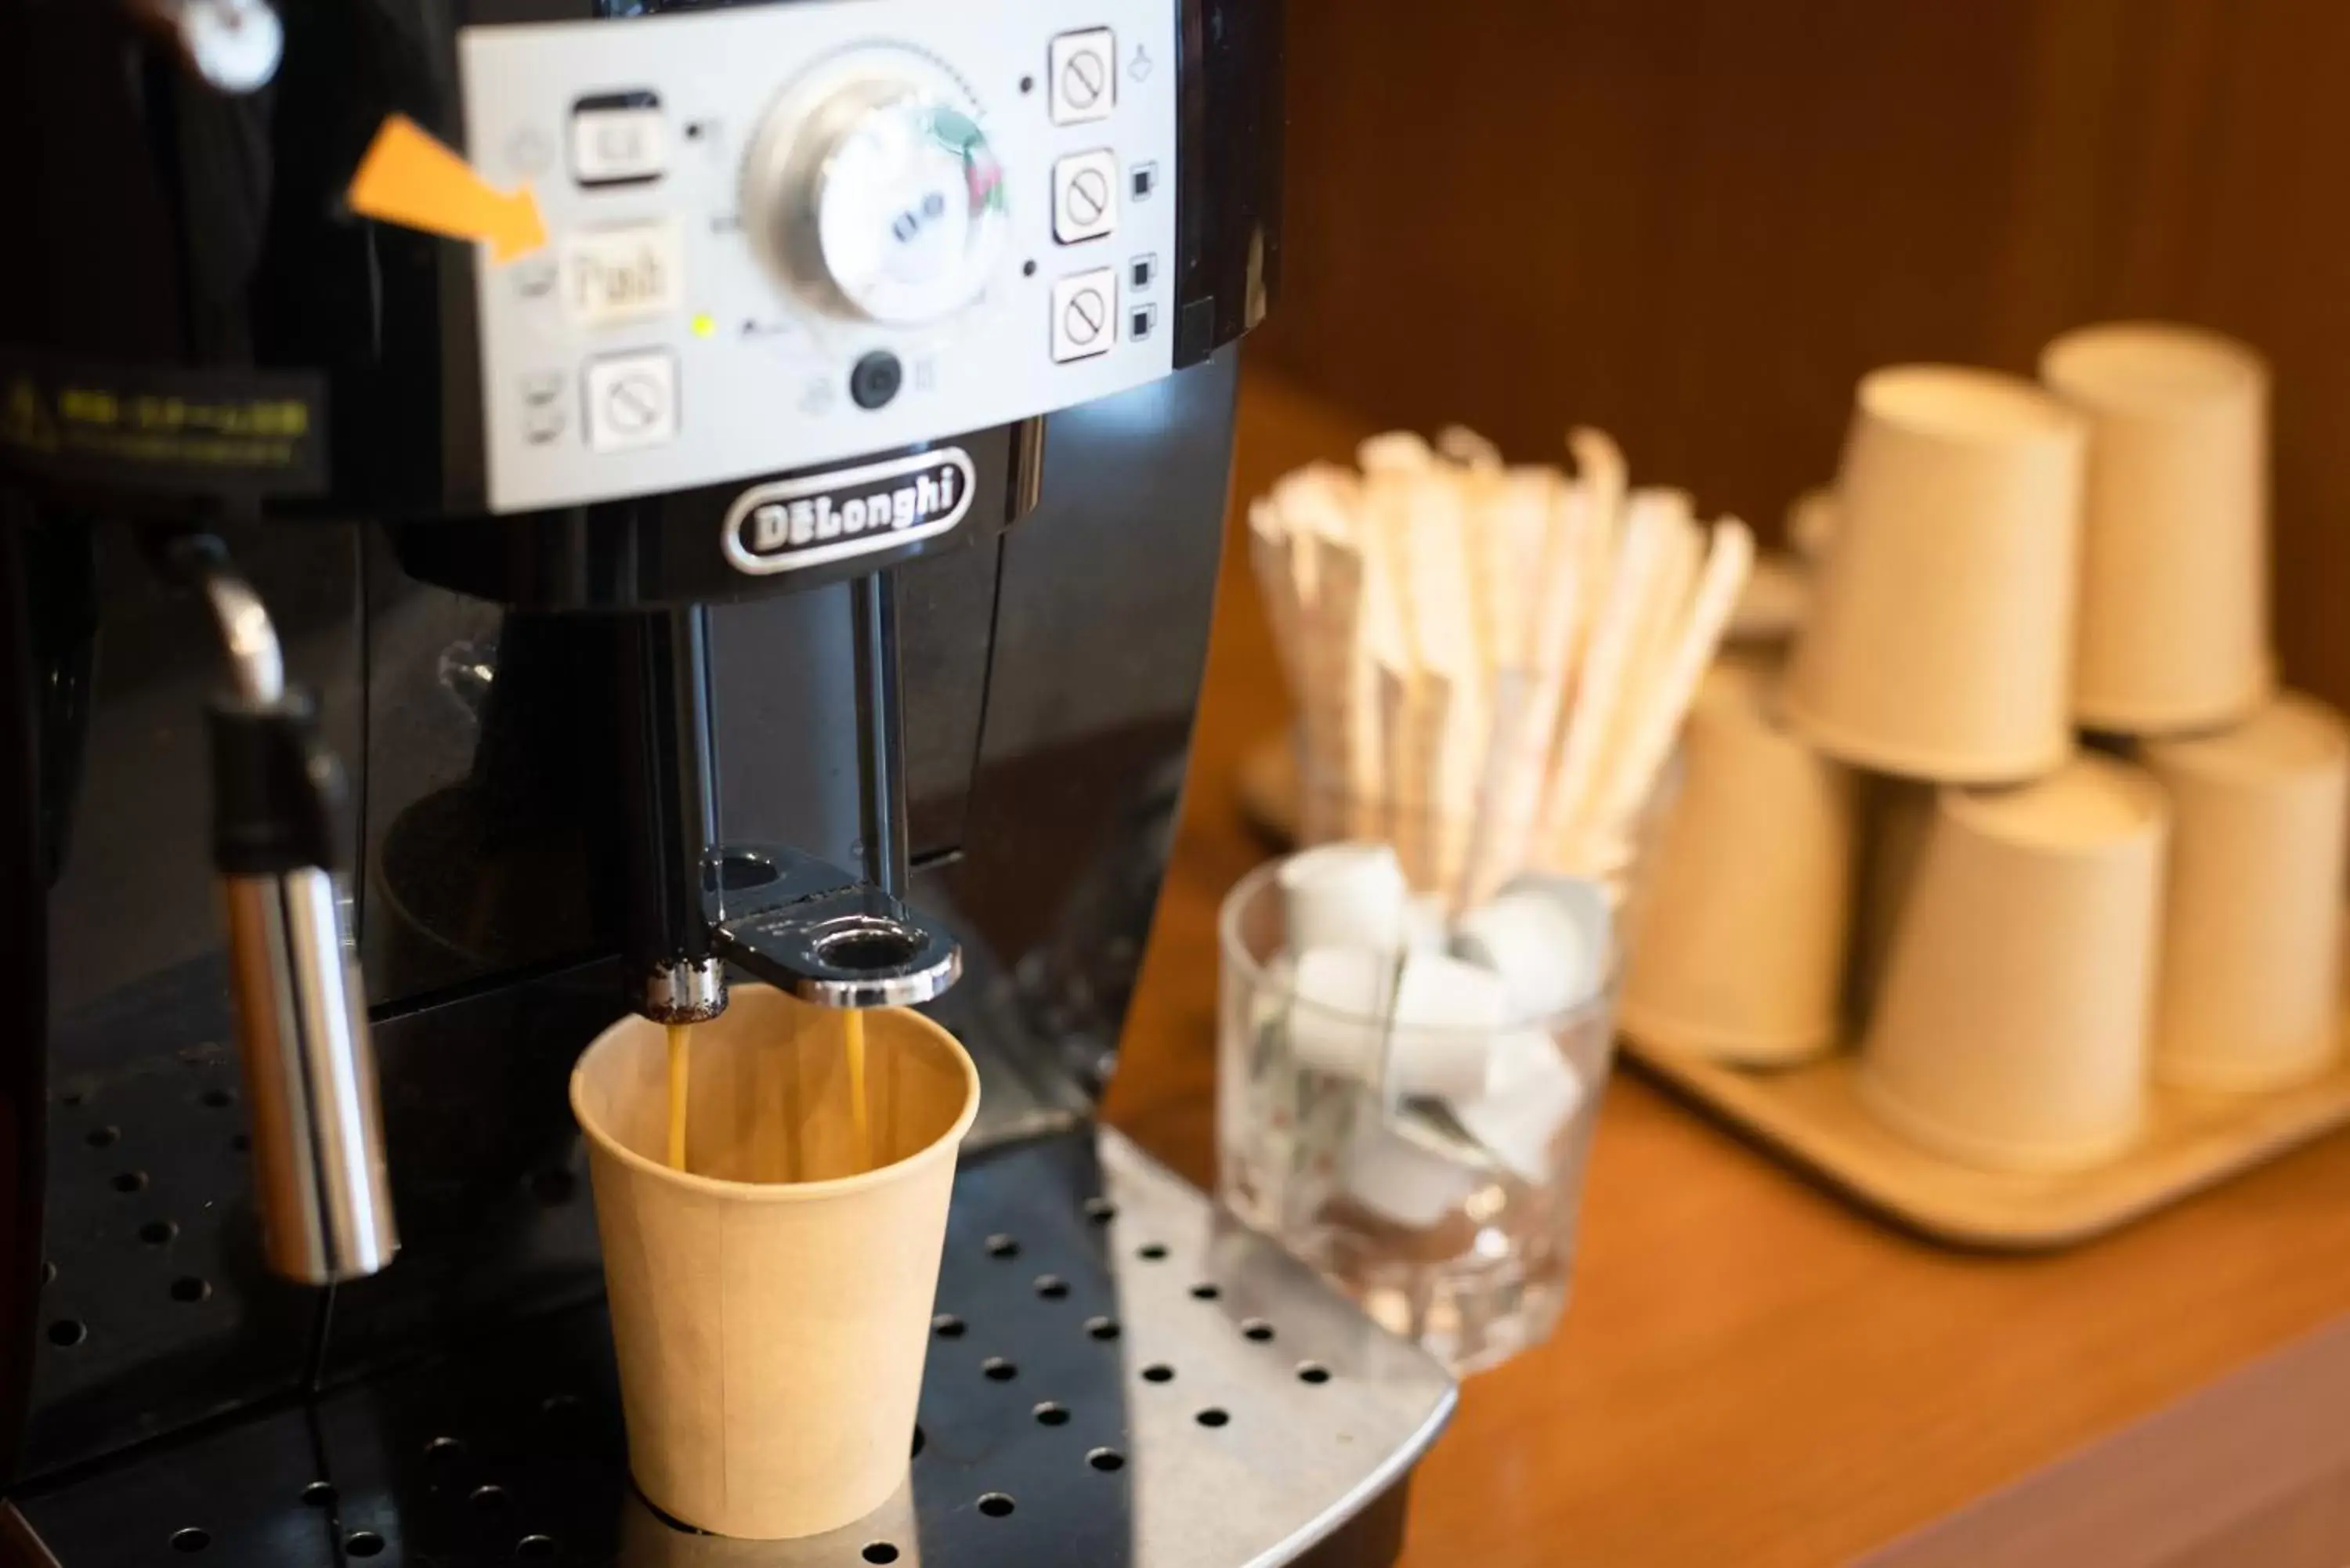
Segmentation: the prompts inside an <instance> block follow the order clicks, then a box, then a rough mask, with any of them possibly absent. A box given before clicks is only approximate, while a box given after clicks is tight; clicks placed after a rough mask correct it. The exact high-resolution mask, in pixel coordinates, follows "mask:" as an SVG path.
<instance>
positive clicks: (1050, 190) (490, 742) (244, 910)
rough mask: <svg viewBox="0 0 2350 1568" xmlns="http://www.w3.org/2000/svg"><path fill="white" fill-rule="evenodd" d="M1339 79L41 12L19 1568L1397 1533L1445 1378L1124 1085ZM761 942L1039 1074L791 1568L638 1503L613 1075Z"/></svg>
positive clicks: (19, 493)
mask: <svg viewBox="0 0 2350 1568" xmlns="http://www.w3.org/2000/svg"><path fill="white" fill-rule="evenodd" d="M1280 35H1281V21H1280V15H1279V7H1278V4H1277V0H994V3H972V0H769V3H766V4H748V5H726V4H723V3H717V4H681V5H664V4H661V3H660V0H73V3H70V4H68V3H64V0H0V128H5V133H6V145H8V146H9V147H10V148H11V149H12V150H13V152H14V156H13V157H12V158H11V159H10V160H9V161H8V162H7V164H6V165H5V169H0V226H5V232H6V238H5V241H0V933H5V941H0V1009H5V1015H6V1016H5V1025H6V1026H5V1033H0V1139H5V1143H0V1176H5V1181H6V1187H5V1197H0V1227H5V1229H0V1443H5V1444H6V1445H8V1449H9V1454H8V1457H9V1459H11V1460H12V1461H13V1462H12V1463H11V1464H10V1466H9V1470H8V1473H9V1474H10V1475H12V1476H13V1478H14V1480H13V1482H12V1485H11V1487H10V1490H9V1492H8V1499H9V1503H8V1506H7V1507H6V1508H5V1511H0V1562H5V1563H62V1564H64V1565H65V1568H83V1565H85V1564H93V1563H107V1564H112V1563H146V1562H156V1563H162V1562H167V1561H168V1562H181V1561H188V1560H191V1559H192V1560H194V1561H198V1562H202V1561H207V1560H209V1561H217V1562H223V1563H236V1564H240V1565H242V1564H280V1563H284V1564H291V1565H301V1564H321V1565H323V1564H329V1563H348V1562H351V1561H356V1560H365V1559H377V1560H380V1561H382V1562H384V1563H401V1562H406V1563H417V1564H423V1563H432V1564H435V1565H447V1564H459V1563H505V1562H510V1561H516V1560H521V1561H546V1562H567V1563H599V1564H600V1563H624V1564H632V1565H650V1564H657V1563H658V1564H671V1563H712V1564H716V1563H726V1564H754V1563H756V1564H785V1563H790V1564H798V1563H844V1564H846V1563H889V1562H901V1563H932V1564H959V1563H1077V1564H1096V1563H1099V1564H1120V1563H1131V1564H1139V1565H1149V1564H1156V1563H1174V1562H1181V1563H1198V1562H1232V1563H1243V1562H1246V1563H1275V1562H1284V1561H1292V1560H1305V1558H1307V1557H1311V1558H1313V1560H1315V1561H1322V1562H1329V1563H1357V1562H1360V1563H1375V1562H1385V1561H1388V1560H1389V1559H1390V1558H1391V1557H1392V1556H1393V1554H1394V1552H1395V1550H1396V1546H1397V1542H1398V1541H1399V1528H1400V1520H1401V1517H1402V1507H1403V1497H1404V1483H1405V1480H1406V1478H1407V1477H1408V1474H1409V1469H1410V1466H1411V1464H1412V1462H1413V1461H1414V1460H1415V1459H1417V1458H1418V1456H1419V1453H1420V1451H1421V1450H1422V1449H1424V1448H1425V1446H1426V1444H1427V1443H1428V1442H1429V1441H1430V1440H1431V1439H1432V1438H1433V1436H1434V1434H1435V1433H1436V1431H1437V1430H1438V1429H1439V1428H1440V1426H1441V1424H1442V1421H1443V1419H1444V1417H1445V1416H1446V1414H1447V1413H1448V1412H1449V1410H1450V1408H1451V1386H1450V1384H1449V1383H1448V1381H1447V1380H1446V1379H1445V1378H1444V1376H1442V1374H1441V1373H1440V1371H1438V1370H1437V1369H1436V1368H1435V1367H1434V1366H1433V1365H1432V1364H1430V1362H1428V1361H1427V1360H1426V1359H1425V1358H1424V1357H1422V1356H1420V1355H1419V1354H1418V1353H1417V1352H1415V1351H1413V1350H1411V1349H1410V1348H1409V1347H1407V1346H1405V1345H1401V1344H1400V1343H1399V1342H1397V1341H1394V1340H1392V1339H1390V1338H1388V1336H1387V1335H1385V1334H1382V1333H1381V1332H1379V1331H1378V1330H1377V1329H1376V1328H1374V1327H1372V1326H1371V1325H1370V1324H1367V1323H1366V1322H1365V1321H1364V1320H1363V1319H1362V1318H1361V1317H1360V1316H1359V1315H1358V1314H1355V1313H1354V1312H1353V1311H1352V1310H1351V1309H1350V1308H1348V1307H1347V1306H1346V1305H1345V1304H1344V1303H1341V1302H1339V1301H1338V1300H1337V1299H1336V1297H1334V1296H1332V1295H1330V1294H1328V1293H1326V1292H1324V1291H1322V1290H1321V1289H1320V1288H1319V1287H1318V1286H1316V1285H1315V1283H1314V1282H1312V1281H1311V1280H1310V1279H1309V1278H1308V1277H1307V1276H1305V1274H1304V1273H1303V1272H1301V1271H1299V1270H1298V1269H1297V1268H1296V1267H1295V1265H1294V1264H1292V1263H1291V1262H1289V1261H1288V1260H1286V1259H1284V1258H1282V1257H1280V1256H1279V1255H1277V1254H1276V1253H1274V1252H1273V1251H1270V1250H1269V1249H1268V1248H1266V1247H1265V1246H1264V1245H1263V1243H1261V1242H1259V1241H1255V1240H1254V1239H1253V1238H1250V1237H1248V1236H1246V1235H1244V1234H1242V1233H1238V1232H1236V1231H1232V1229H1231V1228H1230V1227H1228V1226H1227V1225H1225V1224H1223V1223H1222V1222H1221V1221H1219V1220H1217V1219H1216V1218H1215V1217H1214V1216H1213V1215H1212V1214H1211V1210H1210V1209H1209V1207H1208V1206H1207V1205H1206V1203H1205V1202H1204V1201H1203V1200H1202V1199H1201V1198H1200V1196H1199V1195H1198V1194H1197V1193H1196V1192H1194V1191H1193V1190H1191V1189H1189V1188H1188V1187H1186V1186H1184V1185H1183V1184H1182V1183H1180V1182H1179V1181H1177V1180H1175V1179H1172V1178H1171V1177H1170V1176H1169V1175H1168V1173H1166V1172H1165V1171H1164V1170H1162V1169H1161V1168H1159V1167H1157V1166H1155V1165H1153V1164H1152V1163H1151V1162H1149V1160H1148V1159H1147V1158H1144V1157H1142V1156H1141V1155H1139V1153H1138V1152H1137V1151H1135V1150H1134V1149H1133V1148H1132V1147H1130V1146H1128V1145H1127V1144H1126V1143H1124V1142H1123V1141H1122V1140H1120V1139H1119V1138H1118V1137H1116V1136H1115V1135H1114V1134H1110V1133H1107V1132H1105V1131H1102V1130H1100V1129H1098V1128H1097V1127H1094V1125H1093V1124H1092V1122H1091V1120H1090V1115H1089V1113H1090V1109H1091V1106H1092V1105H1093V1103H1094V1100H1095V1097H1096V1096H1097V1092H1098V1090H1099V1088H1100V1086H1101V1085H1102V1084H1103V1082H1104V1080H1105V1079H1106V1077H1107V1074H1108V1073H1109V1071H1110V1069H1111V1067H1112V1065H1113V1063H1114V1059H1115V1049H1116V1044H1117V1040H1118V1030H1119V1027H1120V1023H1121V1022H1122V1018H1123V1014H1124V1011H1125V1007H1126V1003H1127V1000H1128V993H1129V992H1130V990H1131V986H1132V983H1133V979H1134V974H1135V970H1136V966H1137V963H1138V961H1139V953H1140V950H1141V946H1142V942H1143V940H1144V937H1145V935H1146V933H1147V931H1148V929H1149V919H1150V914H1151V910H1152V907H1153V904H1154V902H1155V900H1156V898H1157V893H1158V887H1159V877H1160V873H1161V870H1162V867H1163V860H1164V852H1165V848H1166V843H1167V837H1168V832H1169V828H1170V824H1171V820H1172V815H1173V812H1174V807H1175V803H1176V799H1177V794H1178V792H1179V789H1180V782H1181V775H1182V768H1183V762H1184V754H1185V748H1186V744H1187V741H1188V735H1189V730H1190V724H1191V711H1192V706H1193V703H1194V701H1195V699H1196V694H1197V685H1198V680H1199V674H1200V669H1201V658H1202V653H1203V646H1202V645H1203V639H1204V638H1205V634H1206V626H1207V618H1208V607H1209V602H1210V597H1211V590H1212V586H1213V582H1214V577H1215V571H1216V565H1217V556H1218V547H1219V538H1220V527H1221V520H1222V513H1223V509H1224V503H1225V486H1226V483H1227V476H1228V472H1229V464H1230V449H1231V440H1232V413H1233V394H1234V373H1235V372H1234V356H1235V354H1236V352H1237V348H1236V347H1235V342H1236V339H1237V338H1238V337H1240V336H1241V335H1242V334H1243V332H1245V331H1246V330H1247V329H1248V328H1249V327H1252V326H1253V325H1254V323H1255V322H1256V321H1257V320H1258V319H1259V318H1260V317H1262V315H1263V312H1264V310H1265V309H1266V307H1267V304H1268V302H1269V300H1270V298H1271V297H1272V296H1273V294H1274V290H1275V287H1276V285H1277V282H1278V277H1279V261H1280V246H1279V231H1278V223H1277V217H1278V211H1279V194H1280V192H1279V170H1280V150H1281V113H1280V71H1281V60H1280ZM730 971H732V972H733V973H735V974H736V975H737V976H742V975H749V976H754V977H756V978H759V979H762V980H765V981H773V982H775V983H779V984H783V985H785V986H788V987H790V988H791V989H793V990H795V992H798V993H799V994H801V995H803V996H806V997H808V998H811V999H813V1000H815V1001H817V1002H828V1003H832V1004H836V1005H866V1004H871V1003H873V1002H916V1003H920V1004H923V1005H925V1006H927V1007H928V1008H929V1009H930V1010H931V1012H933V1013H934V1014H935V1015H936V1016H938V1017H939V1018H940V1019H941V1021H943V1022H945V1023H948V1024H949V1025H950V1026H951V1027H952V1028H953V1029H954V1030H955V1031H956V1032H957V1033H959V1034H960V1035H961V1036H962V1039H963V1040H964V1041H965V1042H966V1043H967V1044H969V1046H970V1047H971V1049H972V1054H974V1056H975V1057H976V1058H977V1059H978V1060H979V1061H980V1063H981V1065H982V1071H983V1110H982V1113H981V1124H980V1127H979V1130H978V1132H977V1134H976V1135H975V1137H974V1138H973V1140H972V1144H971V1145H970V1146H969V1147H968V1148H967V1150H966V1157H965V1162H964V1169H963V1172H962V1176H961V1177H960V1179H959V1181H958V1185H957V1189H956V1198H955V1205H954V1210H953V1214H952V1218H951V1222H950V1233H949V1241H948V1252H947V1259H946V1262H945V1266H944V1272H943V1274H942V1277H941V1287H940V1300H939V1308H940V1314H941V1315H940V1317H939V1320H938V1324H937V1332H938V1338H937V1340H936V1341H935V1342H934V1344H933V1345H932V1348H931V1356H930V1360H929V1364H928V1368H927V1373H926V1381H925V1385H924V1392H923V1400H922V1410H921V1417H920V1426H919V1427H918V1428H917V1429H916V1430H915V1431H914V1432H913V1433H912V1434H910V1442H911V1444H912V1446H913V1450H914V1455H915V1457H914V1459H913V1463H912V1470H911V1480H910V1484H909V1485H908V1487H907V1488H905V1489H903V1490H901V1492H900V1494H899V1497H898V1498H897V1499H895V1500H893V1501H892V1502H891V1503H890V1504H889V1505H888V1506H886V1507H885V1508H884V1509H883V1510H882V1511H880V1512H879V1514H877V1515H875V1516H873V1517H872V1518H870V1519H868V1520H867V1521H861V1522H860V1523H859V1524H858V1525H857V1526H853V1527H851V1528H850V1529H849V1530H847V1531H845V1532H837V1533H836V1534H835V1535H833V1536H827V1537H822V1538H817V1539H816V1540H813V1541H806V1542H786V1543H752V1542H726V1541H721V1540H717V1539H715V1538H712V1537H703V1536H698V1535H695V1534H693V1533H691V1532H687V1531H684V1530H682V1529H681V1528H679V1527H676V1526H674V1525H673V1524H671V1522H669V1521H664V1520H662V1519H660V1517H659V1516H657V1515H656V1514H654V1513H653V1512H652V1511H650V1509H648V1508H647V1507H646V1506H645V1505H644V1504H643V1503H642V1502H641V1501H639V1499H637V1498H636V1496H635V1494H634V1493H633V1492H632V1490H630V1488H629V1484H628V1480H627V1469H626V1460H625V1445H624V1436H623V1433H622V1431H621V1428H620V1425H619V1407H618V1403H617V1397H616V1390H615V1385H614V1378H613V1374H612V1369H611V1365H610V1348H609V1341H608V1329H607V1327H606V1324H605V1321H604V1317H603V1309H602V1305H601V1302H600V1275H599V1269H598V1255H597V1250H596V1237H595V1230H594V1225H593V1219H592V1215H591V1213H590V1212H589V1210H588V1205H587V1193H586V1185H585V1182H584V1180H583V1174H584V1168H583V1165H582V1160H581V1157H580V1154H579V1151H578V1148H577V1137H576V1134H575V1132H574V1130H573V1128H572V1127H571V1125H570V1121H569V1117H568V1114H567V1106H566V1101H565V1095H564V1085H565V1080H566V1077H567V1073H568V1070H569V1066H570V1064H571V1062H572V1059H573V1058H574V1057H575V1056H576V1054H577V1052H578V1050H579V1049H580V1047H581V1046H582V1045H583V1044H585V1043H586V1042H587V1040H588V1039H589V1038H591V1037H592V1036H593V1034H594V1033H596V1032H597V1031H598V1029H600V1028H601V1027H602V1026H603V1025H604V1024H605V1023H608V1022H609V1021H610V1020H611V1019H612V1018H613V1017H614V1016H616V1015H617V1014H618V1013H619V1011H620V1010H621V1009H623V1008H624V1007H634V1008H636V1009H638V1010H639V1011H640V1012H645V1013H647V1014H648V1015H650V1016H654V1017H661V1018H692V1017H698V1016H707V1015H708V1014H710V1013H711V1012H714V1011H716V1010H717V1009H719V1008H721V1007H723V1005H724V998H725V984H726V978H727V975H728V973H729V972H730ZM958 975H959V976H960V981H959V983H955V982H956V979H957V976H958ZM950 985H951V989H949V987H950Z"/></svg>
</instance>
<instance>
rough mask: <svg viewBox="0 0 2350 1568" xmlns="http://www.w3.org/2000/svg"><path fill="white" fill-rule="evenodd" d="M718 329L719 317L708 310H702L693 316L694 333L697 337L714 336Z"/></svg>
mask: <svg viewBox="0 0 2350 1568" xmlns="http://www.w3.org/2000/svg"><path fill="white" fill-rule="evenodd" d="M717 331H718V318H717V317H714V316H712V315H711V314H710V313H709V312H708V311H702V312H700V313H698V314H697V315H695V317H694V318H693V335H694V336H695V337H712V336H714V335H715V334H716V333H717Z"/></svg>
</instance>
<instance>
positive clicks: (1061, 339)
mask: <svg viewBox="0 0 2350 1568" xmlns="http://www.w3.org/2000/svg"><path fill="white" fill-rule="evenodd" d="M1117 341H1118V272H1117V269H1116V268H1114V267H1102V268H1100V269H1098V270H1097V271H1094V272H1081V273H1078V274H1076V275H1075V276H1072V277H1065V278H1063V279H1061V281H1060V282H1058V283H1056V284H1055V285H1054V286H1053V362H1054V363H1055V364H1057V365H1066V364H1067V363H1068V362H1069V361H1071V360H1072V359H1090V358H1093V357H1094V356H1095V355H1097V354H1107V353H1108V352H1109V350H1110V346H1111V345H1112V344H1114V343H1116V342H1117Z"/></svg>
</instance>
